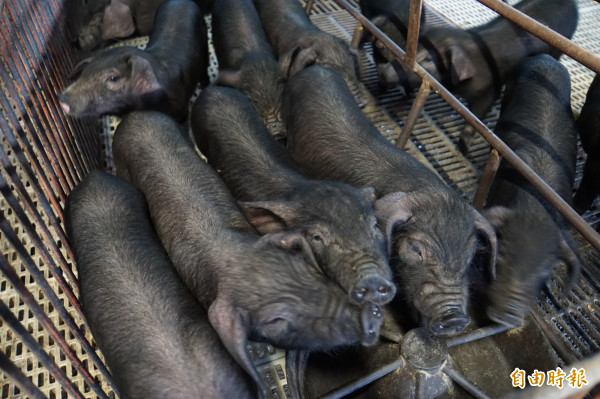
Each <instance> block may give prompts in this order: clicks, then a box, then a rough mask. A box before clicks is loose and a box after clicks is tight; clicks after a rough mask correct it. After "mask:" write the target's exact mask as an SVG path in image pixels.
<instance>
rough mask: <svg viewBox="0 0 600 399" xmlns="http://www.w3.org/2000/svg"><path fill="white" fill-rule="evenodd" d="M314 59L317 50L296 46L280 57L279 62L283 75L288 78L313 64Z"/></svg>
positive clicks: (315, 58)
mask: <svg viewBox="0 0 600 399" xmlns="http://www.w3.org/2000/svg"><path fill="white" fill-rule="evenodd" d="M316 60H317V52H316V50H315V49H313V48H312V47H309V48H300V47H296V48H293V49H291V50H290V51H288V52H287V53H285V54H284V55H283V56H282V57H281V61H280V64H281V68H282V69H283V71H284V73H285V76H287V77H288V78H289V77H291V76H293V75H294V74H296V72H300V71H301V70H302V69H304V68H306V67H307V66H310V65H313V64H314V63H315V61H316Z"/></svg>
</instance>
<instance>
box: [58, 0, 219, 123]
mask: <svg viewBox="0 0 600 399" xmlns="http://www.w3.org/2000/svg"><path fill="white" fill-rule="evenodd" d="M206 35H207V33H206V26H205V23H204V18H203V17H202V13H201V11H200V9H199V8H198V6H197V5H196V4H194V3H193V2H192V1H190V0H169V1H167V2H165V3H164V4H163V6H162V7H161V8H160V9H159V10H158V12H157V23H156V29H155V30H154V32H153V33H152V36H151V37H150V41H149V43H148V46H147V48H146V50H140V49H138V48H135V47H131V46H122V47H116V48H111V49H104V50H101V51H99V52H97V53H96V54H94V55H93V56H92V57H90V58H86V59H84V60H83V61H81V62H80V63H79V65H77V66H76V67H75V70H74V71H73V74H72V76H73V77H75V81H74V82H73V83H71V84H70V85H69V86H68V87H67V88H66V89H65V90H64V91H63V92H62V94H61V95H60V104H61V106H62V108H63V110H64V111H65V112H66V113H67V114H68V115H70V116H73V117H86V116H99V115H104V114H121V113H123V112H126V111H129V110H136V109H152V110H158V111H162V112H165V113H167V114H169V115H171V116H173V117H174V118H176V119H178V120H179V121H183V120H185V118H186V117H187V112H188V100H189V98H190V96H191V95H192V93H193V92H194V90H195V88H196V85H197V83H198V81H201V82H202V84H207V83H208V72H207V66H208V42H207V38H206V37H207V36H206Z"/></svg>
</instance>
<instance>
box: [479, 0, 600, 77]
mask: <svg viewBox="0 0 600 399" xmlns="http://www.w3.org/2000/svg"><path fill="white" fill-rule="evenodd" d="M477 1H479V2H480V3H481V4H483V5H485V6H486V7H488V8H490V9H492V10H494V11H496V12H497V13H498V14H500V15H502V16H504V17H506V18H508V19H509V20H511V21H512V22H514V23H516V24H517V25H519V26H520V27H522V28H523V29H525V30H527V31H528V32H531V33H532V34H534V35H535V36H537V37H539V38H540V39H542V40H543V41H545V42H546V43H548V44H550V45H552V46H554V47H556V48H557V49H559V50H560V51H561V52H563V53H565V54H566V55H568V56H569V57H571V58H573V59H575V60H577V61H578V62H580V63H581V64H583V65H585V66H586V67H588V68H590V69H591V70H593V71H594V72H596V73H599V74H600V58H599V57H598V56H596V55H594V54H593V53H591V52H590V51H588V50H586V49H584V48H583V47H581V46H579V45H577V44H575V43H573V42H572V41H570V40H569V39H567V38H566V37H564V36H562V35H560V34H558V33H556V32H554V31H553V30H552V29H550V28H548V27H547V26H544V25H542V24H540V23H539V22H538V21H536V20H535V19H533V18H531V17H529V16H528V15H526V14H523V13H522V12H520V11H518V10H516V9H514V8H513V7H512V6H510V5H508V4H506V3H504V2H502V1H500V0H477Z"/></svg>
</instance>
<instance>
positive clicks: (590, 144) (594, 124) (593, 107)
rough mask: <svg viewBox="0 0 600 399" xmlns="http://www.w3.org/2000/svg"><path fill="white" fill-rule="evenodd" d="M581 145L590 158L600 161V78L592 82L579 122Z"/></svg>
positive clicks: (597, 77)
mask: <svg viewBox="0 0 600 399" xmlns="http://www.w3.org/2000/svg"><path fill="white" fill-rule="evenodd" d="M577 125H578V126H579V129H580V131H579V134H580V136H581V145H582V147H583V149H584V150H585V152H586V153H587V155H588V157H591V158H594V159H600V76H599V75H596V77H594V80H593V81H592V83H591V85H590V87H589V89H588V92H587V95H586V98H585V104H583V108H581V113H580V114H579V119H578V120H577Z"/></svg>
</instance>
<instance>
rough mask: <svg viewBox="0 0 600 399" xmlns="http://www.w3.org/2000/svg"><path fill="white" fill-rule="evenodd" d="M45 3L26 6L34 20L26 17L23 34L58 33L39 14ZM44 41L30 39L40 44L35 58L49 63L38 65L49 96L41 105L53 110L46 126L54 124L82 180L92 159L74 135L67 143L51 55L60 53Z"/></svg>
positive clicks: (38, 76) (43, 87)
mask: <svg viewBox="0 0 600 399" xmlns="http://www.w3.org/2000/svg"><path fill="white" fill-rule="evenodd" d="M43 3H44V2H31V1H29V2H28V3H27V6H28V7H27V15H29V16H31V17H32V18H26V19H25V21H24V23H26V24H27V27H26V28H25V30H24V33H25V34H26V35H28V34H29V35H33V33H32V32H49V31H51V30H52V32H53V33H54V31H55V30H57V29H56V27H55V26H53V25H52V24H49V23H48V22H49V21H47V19H46V18H44V16H47V13H42V15H40V13H39V11H40V8H41V7H42V6H43ZM51 16H52V15H51ZM44 21H45V22H46V25H45V26H42V25H40V24H41V23H43V22H44ZM30 24H32V25H30ZM43 38H44V37H43V36H41V40H40V37H39V36H38V37H33V38H30V40H29V42H30V43H33V44H36V45H37V46H34V45H32V46H31V50H32V51H33V56H34V57H35V59H36V60H41V59H43V60H44V61H46V60H47V62H38V63H36V65H35V72H36V77H37V79H38V81H39V83H40V85H41V86H42V87H41V89H42V91H44V92H45V93H46V95H47V97H46V98H45V103H41V105H42V107H43V108H44V109H46V108H47V109H48V110H49V111H50V112H49V113H46V114H45V115H46V120H47V123H48V124H51V125H50V129H52V131H53V132H55V133H56V136H58V142H59V143H62V145H63V146H64V148H65V149H66V154H65V155H66V156H67V157H68V159H69V160H70V161H71V162H70V163H69V165H72V166H73V167H74V168H75V171H76V172H78V176H79V178H82V177H83V175H82V168H83V169H84V170H89V169H90V167H89V165H88V164H87V162H86V159H90V158H91V157H90V155H89V154H86V152H87V151H88V150H87V149H86V148H85V147H80V146H78V140H73V139H72V138H73V134H72V132H71V134H70V138H71V139H66V140H65V136H66V134H67V133H69V130H70V129H67V127H68V125H67V126H65V125H64V124H63V123H62V120H61V118H60V117H61V116H62V117H63V119H64V116H63V113H62V109H61V108H60V106H59V105H58V96H56V95H55V94H56V93H57V92H59V88H58V82H59V77H58V75H57V72H56V71H57V66H56V63H55V62H54V57H53V56H52V55H51V54H49V52H50V51H51V50H53V51H54V53H55V54H58V52H57V51H56V50H55V47H56V40H48V41H47V42H45V43H44V39H43ZM42 43H43V44H45V46H46V48H43V47H42V46H41V44H42ZM60 47H64V46H60ZM36 49H37V51H36ZM46 55H48V56H46ZM84 155H87V157H84ZM78 180H79V179H76V181H78Z"/></svg>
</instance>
